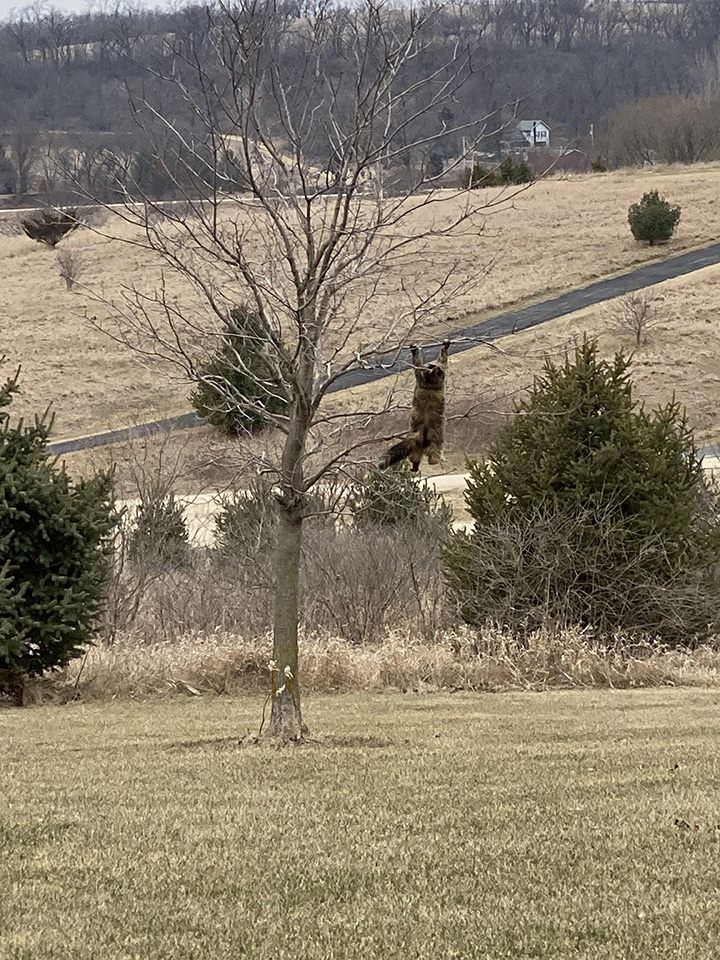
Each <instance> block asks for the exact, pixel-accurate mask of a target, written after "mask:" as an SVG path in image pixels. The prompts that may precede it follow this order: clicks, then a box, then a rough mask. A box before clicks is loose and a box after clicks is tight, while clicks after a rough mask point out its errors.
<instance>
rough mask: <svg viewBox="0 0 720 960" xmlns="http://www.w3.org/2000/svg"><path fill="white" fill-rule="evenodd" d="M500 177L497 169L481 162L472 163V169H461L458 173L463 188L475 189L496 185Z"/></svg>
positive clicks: (499, 181)
mask: <svg viewBox="0 0 720 960" xmlns="http://www.w3.org/2000/svg"><path fill="white" fill-rule="evenodd" d="M500 183H502V179H501V178H500V176H499V175H498V173H497V171H495V170H491V169H490V167H485V166H483V164H482V163H474V164H473V167H472V169H467V170H463V171H462V173H461V174H460V186H461V187H462V188H463V189H464V190H467V189H470V190H477V189H479V188H481V187H497V186H498V185H499V184H500Z"/></svg>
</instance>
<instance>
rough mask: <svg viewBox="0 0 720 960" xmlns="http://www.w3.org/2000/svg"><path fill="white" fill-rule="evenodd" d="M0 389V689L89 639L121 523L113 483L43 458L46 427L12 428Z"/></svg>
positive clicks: (8, 388) (7, 397) (16, 684)
mask: <svg viewBox="0 0 720 960" xmlns="http://www.w3.org/2000/svg"><path fill="white" fill-rule="evenodd" d="M17 389H18V384H17V376H15V377H14V378H11V379H10V380H8V381H6V382H5V383H4V384H3V385H0V690H3V691H4V692H5V693H9V694H10V695H11V696H12V697H13V699H14V700H15V701H16V702H17V703H22V691H23V684H24V679H25V677H27V676H38V675H40V674H42V673H43V672H44V671H46V670H52V669H55V668H57V667H61V666H64V665H65V664H67V663H68V662H69V661H70V660H71V659H73V657H76V656H78V655H79V654H80V653H82V651H83V648H84V647H85V646H86V645H87V644H88V643H90V642H91V640H92V634H93V629H94V627H95V625H96V622H97V618H98V615H99V613H100V610H101V605H102V599H103V591H104V585H105V578H106V574H107V565H108V557H109V552H110V546H111V536H112V532H113V529H114V526H115V523H116V520H117V517H116V515H115V512H114V509H113V506H112V477H111V475H110V474H99V475H97V476H95V477H93V478H92V479H90V480H87V481H81V482H80V483H78V484H72V483H71V482H70V479H69V478H68V476H67V474H66V472H65V469H64V467H58V466H57V465H56V464H55V462H54V461H53V460H52V459H51V457H50V455H49V454H48V452H47V440H48V435H49V432H50V423H48V422H47V421H45V420H40V419H36V420H35V422H34V423H33V424H32V425H31V426H26V425H24V424H23V423H22V422H20V423H18V424H15V425H13V424H12V423H11V421H10V417H9V413H8V411H7V409H6V408H7V407H8V406H9V405H10V403H11V401H12V397H13V394H14V393H15V392H16V391H17Z"/></svg>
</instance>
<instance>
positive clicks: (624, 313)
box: [613, 290, 660, 347]
mask: <svg viewBox="0 0 720 960" xmlns="http://www.w3.org/2000/svg"><path fill="white" fill-rule="evenodd" d="M613 316H614V319H615V323H616V326H617V328H618V330H620V331H621V332H623V333H631V334H632V335H633V337H634V338H635V346H636V347H639V346H641V344H642V343H643V339H644V338H645V337H646V335H647V331H648V328H649V327H652V326H654V325H655V324H656V323H658V321H659V320H660V316H659V314H658V310H657V307H656V305H655V302H654V301H653V299H652V297H651V296H650V295H649V294H648V292H647V291H646V290H634V291H633V292H632V293H626V294H624V295H623V296H622V297H619V298H618V300H617V304H616V307H615V309H614V311H613Z"/></svg>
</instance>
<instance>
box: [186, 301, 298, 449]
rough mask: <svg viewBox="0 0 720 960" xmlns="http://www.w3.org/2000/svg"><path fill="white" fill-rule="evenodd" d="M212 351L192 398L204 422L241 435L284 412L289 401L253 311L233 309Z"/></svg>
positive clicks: (244, 308) (239, 308)
mask: <svg viewBox="0 0 720 960" xmlns="http://www.w3.org/2000/svg"><path fill="white" fill-rule="evenodd" d="M230 320H231V322H230V327H229V329H228V331H227V332H226V333H225V334H224V335H223V337H222V341H221V343H220V347H219V349H218V351H217V353H216V355H215V356H214V357H213V358H212V359H211V360H210V361H209V362H208V363H207V364H206V365H205V367H203V369H202V370H201V372H200V378H199V382H198V386H197V389H196V390H195V392H194V393H193V394H192V396H191V397H190V402H191V403H192V405H193V407H194V408H195V410H196V411H197V413H198V414H199V415H200V416H201V417H203V418H204V419H205V420H207V421H208V423H211V424H212V425H213V426H214V427H217V428H218V429H220V430H223V431H224V432H226V433H241V432H243V431H247V430H250V429H252V428H253V427H262V426H264V425H265V424H266V423H267V422H268V414H273V413H283V412H284V411H285V409H286V407H287V399H286V397H285V394H284V390H283V388H282V386H281V384H280V382H279V378H278V376H277V374H276V373H275V372H274V371H273V368H272V365H271V364H270V362H269V360H268V357H267V354H266V351H265V345H266V342H267V336H266V334H265V332H264V330H263V328H262V324H261V323H260V321H259V319H258V316H257V314H255V313H254V312H253V311H252V310H250V309H249V308H247V307H236V308H235V309H234V310H233V311H232V314H231V318H230Z"/></svg>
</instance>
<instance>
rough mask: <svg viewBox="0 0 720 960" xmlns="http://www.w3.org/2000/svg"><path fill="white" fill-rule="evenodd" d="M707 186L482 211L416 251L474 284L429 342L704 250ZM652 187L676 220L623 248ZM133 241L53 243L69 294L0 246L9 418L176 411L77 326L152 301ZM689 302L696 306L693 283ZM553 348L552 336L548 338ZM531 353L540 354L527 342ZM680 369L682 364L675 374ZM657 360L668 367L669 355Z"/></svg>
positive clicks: (579, 184) (179, 402)
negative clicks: (48, 411) (12, 413)
mask: <svg viewBox="0 0 720 960" xmlns="http://www.w3.org/2000/svg"><path fill="white" fill-rule="evenodd" d="M719 185H720V165H717V164H715V165H703V166H695V167H685V168H665V169H662V168H660V169H657V170H653V171H649V172H631V171H622V172H618V173H608V174H603V175H588V176H584V177H573V178H572V179H557V180H553V179H551V180H547V181H542V182H540V183H538V184H536V185H534V186H533V187H532V188H531V189H529V190H527V191H525V192H522V193H520V194H519V195H517V196H516V197H515V198H514V199H513V200H512V201H508V202H506V203H504V204H501V205H499V206H497V207H495V208H494V209H493V211H492V213H491V214H490V215H487V216H485V215H484V214H483V213H482V211H480V213H479V214H478V217H477V226H476V228H475V230H474V231H472V232H468V231H467V230H465V231H464V232H463V235H462V236H460V237H457V238H456V239H455V240H454V241H451V240H447V239H445V240H440V241H438V242H437V243H436V244H435V245H434V246H432V247H428V248H427V250H426V255H427V259H429V260H432V262H433V264H434V267H435V270H436V275H437V276H439V275H440V274H442V273H443V272H446V271H447V270H449V269H450V268H451V267H452V268H453V271H454V274H455V277H456V278H457V279H459V280H465V279H467V280H468V281H472V280H476V281H477V282H476V283H473V284H472V285H471V286H469V287H468V288H467V289H465V290H464V292H463V293H462V296H461V297H460V298H459V299H458V301H457V302H455V303H454V304H453V305H452V307H451V312H452V316H453V317H455V318H458V319H457V320H452V321H450V322H449V323H448V322H447V313H443V315H442V316H438V317H437V318H436V321H437V329H436V331H435V332H439V331H440V328H443V327H445V328H448V327H450V328H451V327H454V326H457V325H458V323H465V322H467V320H468V319H469V318H471V317H472V318H479V317H481V316H482V315H483V314H485V313H487V312H489V311H494V310H498V309H500V308H503V307H507V306H510V305H511V304H517V303H519V302H524V301H528V300H533V299H538V298H544V297H545V296H549V295H551V294H554V293H556V292H559V291H562V290H565V289H568V288H572V287H577V286H581V285H583V284H584V283H586V282H590V281H592V280H593V279H595V278H597V277H600V276H605V275H607V274H611V273H614V272H618V271H623V270H627V269H630V268H631V267H632V266H633V265H635V264H638V263H641V262H645V261H648V260H651V259H654V258H657V257H664V256H667V255H672V254H673V253H677V252H680V251H681V250H684V249H688V248H691V247H697V246H701V245H703V244H706V243H710V242H712V241H714V240H715V239H716V238H717V236H718V208H717V203H718V200H717V198H718V196H719V195H720V191H719V190H718V186H719ZM655 188H657V189H658V190H660V192H661V193H664V194H666V195H667V196H668V197H669V198H670V199H672V200H673V201H675V202H679V203H680V204H681V206H682V207H683V217H682V220H681V222H680V226H679V228H678V232H677V235H676V237H675V238H674V239H673V240H672V241H671V243H669V244H668V245H666V246H664V247H662V248H658V247H653V248H647V247H644V246H641V245H638V244H637V243H635V241H633V239H632V237H631V235H630V232H629V229H628V226H627V221H626V216H627V208H628V206H629V204H630V203H631V202H633V201H634V200H636V199H638V198H639V197H640V195H641V194H642V193H643V192H644V191H645V190H648V189H655ZM496 198H497V191H480V192H478V193H477V194H476V195H474V198H473V199H474V200H475V202H477V203H478V204H482V203H483V202H484V201H485V200H487V199H496ZM105 234H107V235H108V236H106V235H105ZM132 236H133V234H132V232H131V231H130V228H128V227H127V226H126V225H123V224H122V223H120V222H116V221H115V220H113V218H112V217H111V218H110V219H109V220H108V221H107V222H106V224H105V225H104V226H103V227H102V231H101V233H97V232H92V231H90V230H83V231H78V232H77V233H76V234H74V235H73V236H71V237H70V238H68V239H67V240H66V241H65V242H64V244H63V246H65V247H66V248H67V249H72V250H73V251H75V252H76V253H77V255H78V257H79V259H80V262H81V264H82V272H81V275H80V278H79V284H77V285H76V286H75V287H74V288H73V290H71V291H68V290H67V289H66V287H65V284H64V282H63V281H62V280H61V279H60V276H59V273H58V267H57V263H56V257H55V255H54V254H53V253H52V252H51V251H49V250H48V249H46V248H43V247H41V246H40V245H38V244H35V243H33V242H32V241H30V240H29V239H27V238H26V237H24V236H0V276H1V277H2V284H0V318H1V322H0V355H3V354H5V355H6V356H7V358H8V361H9V364H8V368H9V367H10V366H11V365H16V364H22V367H23V380H22V386H23V394H22V396H21V397H20V398H19V399H18V401H17V404H16V410H17V412H19V413H24V414H29V413H33V412H36V411H38V410H39V409H43V408H45V407H46V406H47V405H48V404H50V403H51V404H52V408H53V410H54V412H55V418H56V419H55V436H56V437H58V438H60V437H69V436H78V435H82V434H86V433H92V432H97V431H102V430H105V429H108V428H112V427H119V426H125V425H128V424H131V423H134V422H140V421H143V420H146V419H150V418H153V417H159V416H166V415H171V414H173V413H177V412H181V411H184V410H186V409H187V408H188V402H187V394H188V387H187V385H186V384H185V383H182V382H179V381H178V379H177V378H176V377H174V371H173V370H172V369H171V368H169V367H163V366H161V365H160V366H158V365H154V364H152V363H149V362H143V361H141V360H140V359H139V358H138V356H137V355H134V354H132V353H130V352H129V351H128V350H127V348H125V347H123V346H122V345H120V344H118V343H115V342H114V341H112V340H111V339H109V338H108V337H107V336H106V335H104V334H103V333H101V332H99V331H98V330H97V329H96V328H95V327H94V326H93V325H92V323H90V322H89V321H88V319H87V317H88V316H93V315H96V316H98V317H101V318H102V317H107V316H109V315H111V314H112V311H111V310H110V308H108V306H107V302H108V301H119V300H120V299H121V297H122V291H123V287H124V286H125V285H127V284H136V285H137V286H138V287H140V288H141V289H143V290H146V291H151V290H152V289H153V288H154V287H156V286H157V285H158V284H159V283H160V282H161V280H162V277H163V275H162V270H161V264H160V262H159V261H158V260H157V259H154V258H153V257H151V256H149V255H148V254H147V252H146V251H144V250H142V249H141V248H139V247H137V246H133V245H131V244H128V243H124V242H122V238H124V239H125V240H128V239H132ZM112 237H115V239H113V238H112ZM60 249H62V247H61V248H60ZM427 259H426V260H425V261H424V262H423V264H422V269H420V267H418V276H416V277H414V278H411V279H412V280H413V282H414V283H415V284H416V285H417V284H422V283H425V284H429V285H431V284H432V282H433V279H435V278H434V277H433V276H432V275H430V273H429V272H428V271H427ZM165 280H166V283H167V285H168V290H169V292H170V294H171V295H172V296H176V297H178V298H182V299H183V301H184V300H185V299H186V298H188V297H189V292H188V290H187V288H186V287H184V285H183V283H182V281H180V280H179V279H178V278H175V277H173V276H171V275H169V274H166V275H165ZM694 296H695V297H697V298H700V299H703V298H704V297H705V293H704V291H703V289H702V287H698V289H697V290H696V291H695V294H694ZM98 298H99V299H100V300H102V301H105V303H104V304H103V303H99V302H98ZM393 309H394V308H393V303H392V298H391V297H389V295H388V296H386V297H385V299H384V301H383V305H382V308H381V312H380V314H379V315H378V314H373V317H372V318H369V321H368V322H372V323H373V324H374V325H378V324H381V323H382V322H384V321H383V316H390V315H391V314H392V311H393ZM382 311H385V314H383V312H382ZM699 322H702V321H699ZM685 323H686V311H685V310H683V311H682V314H681V315H680V314H678V316H677V318H676V319H675V320H674V321H673V324H674V329H676V330H677V334H676V335H675V336H674V340H675V341H676V342H680V338H681V337H682V338H686V337H687V336H688V334H686V331H685ZM574 329H575V330H576V331H577V329H579V327H577V326H576V327H575V328H574ZM710 330H711V328H710V327H708V332H710ZM428 332H430V330H429V329H428ZM658 332H659V331H658ZM656 333H657V332H656ZM538 336H542V335H541V334H538ZM532 337H533V335H530V339H529V341H528V344H529V345H530V344H532V343H533V339H532ZM561 338H562V334H561V333H558V335H557V339H561ZM528 349H529V347H528ZM534 349H536V350H540V349H541V344H540V342H537V343H535V344H534ZM514 350H515V347H513V351H514ZM649 350H651V348H650V347H649ZM711 350H712V344H711V343H707V344H706V352H707V353H708V362H707V366H708V370H707V371H705V370H704V369H703V371H702V373H701V375H702V376H705V373H706V372H707V375H708V376H710V375H711V373H710V369H709V368H710V367H711V366H712V362H711V357H710V355H709V353H710V351H711ZM651 356H653V357H654V354H651V353H650V352H648V354H647V357H648V359H650V357H651ZM530 359H531V358H530V356H529V355H528V360H530ZM690 359H691V357H690V356H688V357H686V358H685V360H681V361H680V363H679V365H678V369H679V368H680V367H682V365H683V364H684V363H685V362H686V361H688V362H689V361H690ZM462 362H463V363H470V362H471V361H470V360H469V359H467V360H466V359H463V361H462ZM503 362H504V361H502V358H501V355H500V354H497V353H493V354H492V361H491V365H494V364H496V363H499V364H500V365H499V366H497V367H495V366H493V368H492V371H490V372H489V373H488V375H487V376H485V374H486V372H487V371H485V370H483V377H484V380H485V381H486V382H487V381H493V380H495V381H499V380H503V381H504V379H505V377H506V369H505V367H504V366H503V365H502V364H503ZM652 362H654V360H653V361H652ZM664 362H665V363H666V364H670V365H672V361H671V360H670V359H666V361H664ZM523 375H524V374H523ZM518 376H519V379H520V380H522V376H521V375H518ZM647 376H648V378H651V377H652V376H655V377H656V378H657V379H658V380H660V379H666V370H665V368H663V369H662V370H660V371H659V372H658V373H653V372H652V371H648V374H647ZM503 389H505V388H503ZM706 419H711V418H707V417H706ZM701 429H702V430H707V431H708V432H712V424H711V423H709V422H708V423H707V425H705V423H703V426H702V428H701Z"/></svg>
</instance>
